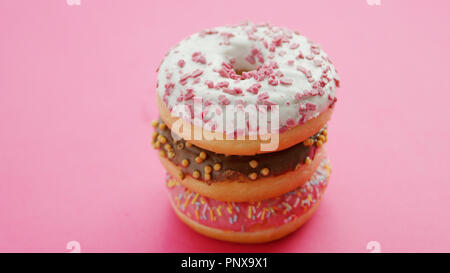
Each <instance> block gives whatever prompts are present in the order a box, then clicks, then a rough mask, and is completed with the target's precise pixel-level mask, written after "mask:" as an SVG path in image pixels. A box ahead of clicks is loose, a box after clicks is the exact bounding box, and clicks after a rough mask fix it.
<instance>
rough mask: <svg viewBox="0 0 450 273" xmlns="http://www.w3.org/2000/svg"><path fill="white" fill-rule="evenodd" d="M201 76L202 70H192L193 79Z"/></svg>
mask: <svg viewBox="0 0 450 273" xmlns="http://www.w3.org/2000/svg"><path fill="white" fill-rule="evenodd" d="M201 74H203V70H200V69H196V70H194V72H192V75H191V76H192V77H193V78H197V77H198V76H200V75H201Z"/></svg>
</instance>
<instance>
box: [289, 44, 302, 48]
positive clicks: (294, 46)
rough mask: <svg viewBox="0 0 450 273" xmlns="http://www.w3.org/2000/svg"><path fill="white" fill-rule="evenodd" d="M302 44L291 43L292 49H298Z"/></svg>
mask: <svg viewBox="0 0 450 273" xmlns="http://www.w3.org/2000/svg"><path fill="white" fill-rule="evenodd" d="M299 46H300V45H299V44H297V43H293V44H291V46H289V48H290V49H297V48H298V47H299Z"/></svg>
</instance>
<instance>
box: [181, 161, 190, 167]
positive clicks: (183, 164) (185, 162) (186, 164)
mask: <svg viewBox="0 0 450 273" xmlns="http://www.w3.org/2000/svg"><path fill="white" fill-rule="evenodd" d="M181 165H182V166H183V167H187V166H189V160H187V159H183V160H181Z"/></svg>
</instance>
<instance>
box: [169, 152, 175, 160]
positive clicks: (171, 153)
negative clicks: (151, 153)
mask: <svg viewBox="0 0 450 273" xmlns="http://www.w3.org/2000/svg"><path fill="white" fill-rule="evenodd" d="M167 157H168V158H170V159H172V158H174V157H175V153H174V152H169V153H168V154H167Z"/></svg>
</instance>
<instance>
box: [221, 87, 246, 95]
mask: <svg viewBox="0 0 450 273" xmlns="http://www.w3.org/2000/svg"><path fill="white" fill-rule="evenodd" d="M222 91H223V92H224V93H227V94H230V95H239V94H242V89H240V88H234V89H231V88H224V89H223V90H222Z"/></svg>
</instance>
